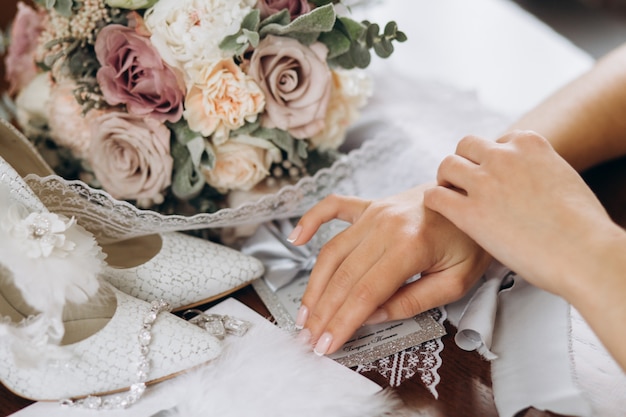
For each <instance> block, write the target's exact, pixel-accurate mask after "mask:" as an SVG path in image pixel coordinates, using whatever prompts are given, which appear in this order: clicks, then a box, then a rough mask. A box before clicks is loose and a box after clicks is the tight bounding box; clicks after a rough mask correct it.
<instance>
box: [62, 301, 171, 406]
mask: <svg viewBox="0 0 626 417" xmlns="http://www.w3.org/2000/svg"><path fill="white" fill-rule="evenodd" d="M170 310H171V306H170V304H169V303H168V302H166V301H164V300H156V301H153V302H152V303H150V311H149V312H148V313H147V314H146V316H145V317H144V319H143V327H142V329H141V330H140V332H139V335H138V341H139V358H138V360H137V369H136V376H137V382H135V383H134V384H132V385H131V386H130V388H129V389H128V391H126V392H125V393H123V394H117V395H109V396H98V395H88V396H87V397H85V398H81V399H78V400H72V399H64V400H61V401H60V404H61V405H62V406H64V407H75V408H84V409H88V410H114V409H120V408H128V407H130V406H131V405H133V404H135V403H136V402H137V401H139V399H140V398H141V397H142V396H143V393H144V392H145V390H146V381H147V379H148V373H149V372H150V368H151V367H152V363H151V362H150V358H148V354H149V353H150V347H149V345H150V342H151V341H152V325H153V324H154V322H155V321H156V319H157V317H158V315H159V313H162V312H167V311H170Z"/></svg>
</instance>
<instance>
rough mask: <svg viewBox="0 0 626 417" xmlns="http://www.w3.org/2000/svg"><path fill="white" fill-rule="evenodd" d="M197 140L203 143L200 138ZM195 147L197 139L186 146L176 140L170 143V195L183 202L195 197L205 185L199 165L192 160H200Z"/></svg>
mask: <svg viewBox="0 0 626 417" xmlns="http://www.w3.org/2000/svg"><path fill="white" fill-rule="evenodd" d="M199 139H200V141H201V142H203V139H202V138H199ZM189 145H191V146H189ZM194 145H195V146H194ZM197 145H198V139H194V140H191V141H190V142H188V143H187V145H184V144H182V143H181V142H179V141H178V140H176V139H175V140H174V141H173V143H172V147H171V155H172V158H173V159H174V170H173V171H174V172H173V175H172V193H173V194H174V195H175V196H176V197H177V198H180V199H183V200H188V199H190V198H193V197H195V196H197V195H198V194H199V193H200V191H202V188H203V187H204V184H205V179H204V175H202V172H201V171H200V169H199V165H198V164H197V163H196V161H194V159H197V160H198V161H199V159H200V158H198V150H197V148H198V146H197ZM201 146H203V144H201Z"/></svg>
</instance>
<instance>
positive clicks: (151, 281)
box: [0, 119, 263, 311]
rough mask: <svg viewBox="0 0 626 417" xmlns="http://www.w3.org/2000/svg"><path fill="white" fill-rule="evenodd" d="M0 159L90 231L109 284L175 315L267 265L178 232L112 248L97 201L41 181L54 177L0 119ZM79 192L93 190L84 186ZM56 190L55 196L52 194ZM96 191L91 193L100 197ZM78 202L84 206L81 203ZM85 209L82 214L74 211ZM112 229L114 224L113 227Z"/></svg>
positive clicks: (232, 287)
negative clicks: (157, 301) (103, 259)
mask: <svg viewBox="0 0 626 417" xmlns="http://www.w3.org/2000/svg"><path fill="white" fill-rule="evenodd" d="M0 156H2V158H4V159H5V160H6V161H8V162H9V163H10V164H11V165H12V166H13V168H15V169H16V170H17V171H18V172H19V174H21V175H22V177H24V178H25V179H26V182H28V184H29V185H30V187H31V189H33V190H34V191H35V193H36V194H37V196H38V197H39V199H40V200H41V201H43V202H44V204H46V205H47V206H48V207H49V208H50V209H51V210H52V211H53V212H55V213H57V214H63V215H65V216H67V217H74V218H76V220H77V222H78V223H79V224H80V225H81V226H83V227H85V228H86V229H87V230H88V231H89V232H91V233H92V234H93V235H94V236H96V239H97V240H98V243H99V244H100V245H101V247H102V249H103V251H104V252H105V253H106V254H107V255H108V256H107V259H106V261H107V268H108V271H107V273H106V274H105V276H106V277H107V279H108V280H109V282H111V283H112V284H113V285H114V286H116V287H117V288H118V289H120V290H122V291H123V292H125V293H127V294H130V295H132V296H133V297H136V298H139V299H141V300H146V301H149V300H152V299H154V298H155V297H156V298H162V299H164V300H166V301H167V302H168V303H170V304H171V305H172V308H173V310H174V311H178V310H184V309H187V308H190V307H193V306H196V305H199V304H203V303H206V302H209V301H213V300H215V299H218V298H221V297H224V296H226V295H227V294H229V293H232V292H234V291H236V290H237V289H239V288H241V287H243V286H245V285H247V284H249V283H250V282H252V281H253V280H254V279H256V278H259V277H260V276H261V275H262V274H263V264H262V263H261V262H260V261H259V260H257V259H255V258H253V257H251V256H248V255H244V254H242V253H241V252H238V251H236V250H234V249H231V248H228V247H226V246H223V245H219V244H216V243H213V242H210V241H208V240H204V239H200V238H196V237H193V236H189V235H185V234H182V233H178V232H166V233H157V234H147V235H144V236H138V237H133V238H131V239H125V240H122V241H116V242H113V243H109V242H110V239H107V238H108V236H107V235H106V234H105V233H102V230H99V229H102V228H106V225H105V226H103V225H102V223H103V221H104V220H103V219H102V217H103V216H102V215H101V213H95V212H90V209H93V210H97V209H99V208H101V207H100V206H99V204H98V203H99V202H92V203H91V204H86V203H85V200H86V199H87V197H85V196H82V195H78V194H77V193H76V192H75V191H74V189H73V188H71V187H70V184H69V182H67V181H64V180H63V179H61V178H60V177H57V176H55V178H54V184H55V186H54V187H42V188H41V189H40V187H39V185H41V184H42V181H43V180H42V177H48V176H51V175H54V173H53V171H52V169H51V168H50V167H49V166H48V165H47V163H46V162H45V161H44V160H43V159H42V157H41V155H39V153H38V152H37V150H36V149H35V148H34V146H33V145H32V144H31V143H30V142H29V141H28V139H27V138H26V137H25V136H24V135H23V134H21V133H20V132H19V131H18V130H17V129H16V128H15V127H13V125H11V124H10V123H8V122H6V121H5V120H2V119H0ZM81 188H83V189H84V188H89V187H87V186H86V185H84V184H81ZM51 190H52V191H51ZM97 195H98V191H96V190H93V195H92V196H90V197H88V198H93V196H97ZM77 201H79V202H80V203H77ZM76 207H81V208H82V210H76ZM111 227H112V228H114V227H115V225H112V226H111Z"/></svg>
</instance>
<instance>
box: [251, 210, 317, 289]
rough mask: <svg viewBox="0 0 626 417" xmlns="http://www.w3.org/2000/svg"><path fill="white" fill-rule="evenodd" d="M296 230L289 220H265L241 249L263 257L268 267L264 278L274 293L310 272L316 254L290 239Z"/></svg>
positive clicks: (262, 259) (260, 257) (256, 256)
mask: <svg viewBox="0 0 626 417" xmlns="http://www.w3.org/2000/svg"><path fill="white" fill-rule="evenodd" d="M292 230H293V225H292V224H291V222H290V221H289V220H275V221H272V222H268V223H264V224H262V225H261V226H259V228H258V229H257V231H256V232H255V233H254V235H252V236H251V237H250V238H248V240H247V241H246V243H245V244H244V245H243V247H242V248H241V252H242V253H244V254H246V255H250V256H253V257H255V258H257V259H258V260H260V261H261V262H262V263H263V265H264V266H265V274H264V279H265V282H266V283H267V286H268V287H270V289H271V290H272V291H274V292H276V291H277V290H278V289H279V288H282V287H284V286H285V285H287V284H289V283H290V282H291V281H293V280H294V279H295V278H296V277H297V276H298V275H300V274H301V273H303V272H310V271H311V270H312V269H313V265H315V261H316V259H317V256H315V255H314V254H313V253H311V250H310V249H309V248H308V247H307V246H306V245H304V246H294V245H292V244H291V243H289V242H288V241H287V237H288V236H289V234H290V233H291V231H292Z"/></svg>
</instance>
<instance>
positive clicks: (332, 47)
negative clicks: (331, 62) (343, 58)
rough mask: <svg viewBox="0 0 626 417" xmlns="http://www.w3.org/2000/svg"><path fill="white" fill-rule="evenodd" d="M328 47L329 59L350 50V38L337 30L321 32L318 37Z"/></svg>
mask: <svg viewBox="0 0 626 417" xmlns="http://www.w3.org/2000/svg"><path fill="white" fill-rule="evenodd" d="M317 40H318V41H320V42H322V43H323V44H324V45H326V47H327V48H328V57H327V58H328V59H333V58H335V57H338V56H339V55H342V54H345V53H346V52H348V51H349V50H350V39H348V38H347V37H346V36H345V35H344V34H342V33H341V32H339V31H337V30H332V31H330V32H324V33H321V34H320V36H319V37H318V39H317Z"/></svg>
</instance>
